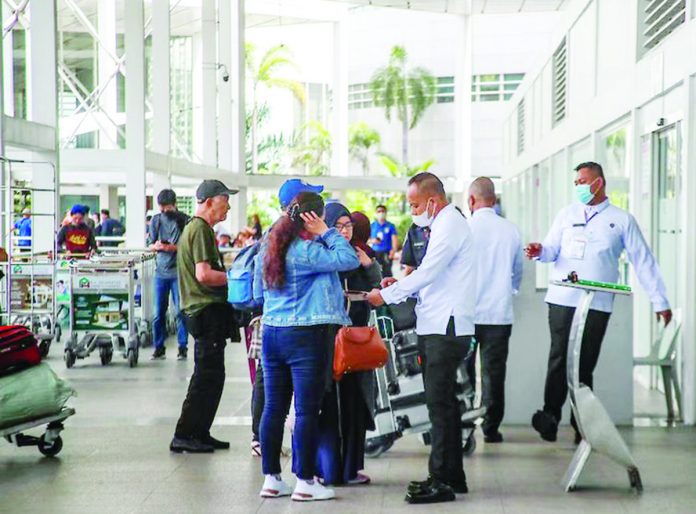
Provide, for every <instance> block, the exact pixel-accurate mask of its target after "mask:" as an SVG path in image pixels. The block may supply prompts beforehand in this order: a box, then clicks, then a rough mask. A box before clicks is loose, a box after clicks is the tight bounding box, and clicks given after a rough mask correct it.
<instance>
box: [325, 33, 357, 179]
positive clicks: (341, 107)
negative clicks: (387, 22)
mask: <svg viewBox="0 0 696 514" xmlns="http://www.w3.org/2000/svg"><path fill="white" fill-rule="evenodd" d="M333 32H334V41H333V44H334V48H333V50H334V58H333V95H332V102H333V105H332V112H331V137H332V145H331V147H332V148H331V150H332V152H331V175H337V176H346V175H348V174H349V170H348V166H349V162H350V160H349V158H348V42H347V38H348V34H347V33H348V31H347V27H346V24H345V22H344V21H337V22H334V24H333ZM360 173H362V170H360Z"/></svg>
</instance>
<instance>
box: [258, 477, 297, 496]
mask: <svg viewBox="0 0 696 514" xmlns="http://www.w3.org/2000/svg"><path fill="white" fill-rule="evenodd" d="M291 494H292V488H291V487H290V486H289V485H288V484H286V483H285V482H283V480H282V479H280V480H279V479H277V478H276V477H275V476H273V475H266V479H265V480H264V481H263V487H262V488H261V492H260V493H259V496H262V497H263V498H280V497H281V496H290V495H291Z"/></svg>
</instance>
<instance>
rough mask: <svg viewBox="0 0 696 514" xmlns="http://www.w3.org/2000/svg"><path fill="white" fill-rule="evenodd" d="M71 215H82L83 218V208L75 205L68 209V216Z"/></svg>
mask: <svg viewBox="0 0 696 514" xmlns="http://www.w3.org/2000/svg"><path fill="white" fill-rule="evenodd" d="M73 214H82V215H83V216H84V215H85V208H84V207H83V206H82V205H80V204H75V205H73V206H72V209H70V215H73Z"/></svg>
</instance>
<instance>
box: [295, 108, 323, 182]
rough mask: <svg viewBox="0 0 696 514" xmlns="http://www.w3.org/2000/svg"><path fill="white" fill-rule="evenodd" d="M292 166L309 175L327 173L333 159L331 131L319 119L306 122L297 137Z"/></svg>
mask: <svg viewBox="0 0 696 514" xmlns="http://www.w3.org/2000/svg"><path fill="white" fill-rule="evenodd" d="M293 150H294V154H295V155H294V157H293V160H292V167H293V168H298V169H302V170H303V171H304V172H305V173H306V174H307V175H314V176H320V175H326V174H327V172H328V171H329V164H328V163H329V160H330V159H331V133H330V132H329V130H328V129H327V128H326V127H325V126H324V125H322V124H321V123H320V122H319V121H317V120H310V121H308V122H307V123H305V124H304V125H303V126H302V128H301V129H300V131H299V133H298V134H297V135H296V137H295V143H294V145H293Z"/></svg>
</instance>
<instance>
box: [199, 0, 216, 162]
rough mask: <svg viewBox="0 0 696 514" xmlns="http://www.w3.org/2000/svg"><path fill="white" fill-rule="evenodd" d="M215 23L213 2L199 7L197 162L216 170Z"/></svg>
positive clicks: (207, 2)
mask: <svg viewBox="0 0 696 514" xmlns="http://www.w3.org/2000/svg"><path fill="white" fill-rule="evenodd" d="M216 34H217V22H216V9H215V0H203V1H202V5H201V60H200V63H201V68H200V71H199V72H200V74H201V78H202V84H201V96H200V102H201V104H200V105H201V113H200V115H201V119H202V129H203V130H202V135H203V140H202V142H201V143H202V144H201V151H202V153H201V159H202V160H203V164H207V165H210V166H217V80H216V78H217V48H216V47H217V45H216V39H217V38H216Z"/></svg>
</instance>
